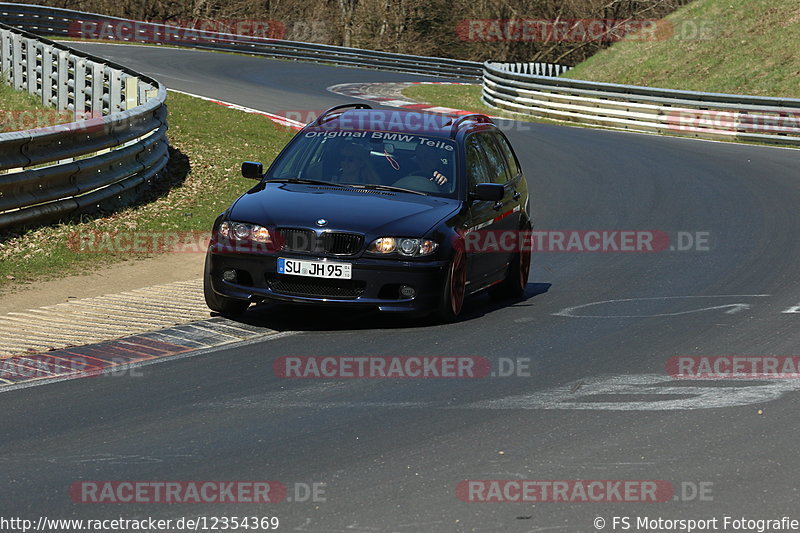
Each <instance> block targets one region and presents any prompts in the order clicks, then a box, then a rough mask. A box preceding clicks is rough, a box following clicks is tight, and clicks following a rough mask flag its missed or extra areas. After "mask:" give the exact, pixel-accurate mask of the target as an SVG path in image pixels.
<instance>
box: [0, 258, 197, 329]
mask: <svg viewBox="0 0 800 533" xmlns="http://www.w3.org/2000/svg"><path fill="white" fill-rule="evenodd" d="M204 259H205V254H164V255H160V256H156V257H152V258H148V259H140V260H134V261H126V262H123V263H118V264H114V265H111V266H108V267H105V268H103V269H102V270H97V271H94V272H90V273H87V274H86V275H79V276H69V277H66V278H60V279H55V280H51V281H38V282H35V283H30V284H27V283H26V284H20V285H18V286H15V287H13V288H12V289H11V290H12V292H4V293H3V294H2V295H1V296H0V314H4V313H11V312H19V311H24V310H26V309H33V308H35V307H42V306H45V305H54V304H58V303H62V302H68V301H70V300H72V299H77V298H89V297H92V296H102V295H104V294H113V293H118V292H122V291H128V290H133V289H139V288H142V287H150V286H152V285H160V284H164V283H171V282H173V281H185V280H190V279H197V278H200V277H202V276H203V262H204Z"/></svg>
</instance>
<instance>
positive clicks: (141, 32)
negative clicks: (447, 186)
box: [0, 3, 482, 80]
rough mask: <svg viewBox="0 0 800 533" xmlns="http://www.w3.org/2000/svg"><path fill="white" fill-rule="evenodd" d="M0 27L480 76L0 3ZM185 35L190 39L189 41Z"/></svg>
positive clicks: (437, 60)
mask: <svg viewBox="0 0 800 533" xmlns="http://www.w3.org/2000/svg"><path fill="white" fill-rule="evenodd" d="M0 22H2V23H5V24H8V25H10V26H14V27H16V28H20V29H24V30H27V31H30V32H32V33H36V34H39V35H47V36H58V37H80V33H81V29H80V28H81V24H83V23H88V24H89V25H90V24H91V23H105V24H107V25H108V27H110V28H122V27H124V28H125V32H124V33H126V34H129V35H130V36H129V37H128V38H125V39H122V40H123V41H129V42H149V43H157V44H169V45H178V46H184V47H190V48H198V49H205V50H216V51H222V52H240V53H246V54H253V55H260V56H267V57H274V58H282V59H293V60H302V61H315V62H320V63H331V64H334V65H341V66H350V67H362V68H364V67H366V68H373V69H379V70H391V71H396V72H410V73H415V74H428V75H431V76H443V77H449V78H455V79H464V80H479V79H480V78H481V74H482V65H481V63H479V62H475V61H461V60H458V59H446V58H441V57H429V56H413V55H406V54H393V53H390V52H380V51H376V50H364V49H360V48H346V47H342V46H331V45H324V44H316V43H304V42H297V41H286V40H281V39H269V38H260V37H249V36H242V35H231V34H219V33H215V32H207V31H202V30H199V29H197V30H193V31H192V32H191V33H190V34H189V35H178V34H177V32H175V31H174V28H175V27H174V26H167V25H163V24H153V23H148V22H139V21H131V20H126V19H121V18H116V17H109V16H106V15H100V14H96V13H82V12H77V11H70V10H66V9H59V8H53V7H45V6H36V5H27V4H10V3H0ZM128 30H130V31H128ZM112 33H113V32H112ZM118 33H123V32H118ZM191 34H193V35H194V36H195V37H193V38H191V37H190V35H191ZM111 36H116V35H111Z"/></svg>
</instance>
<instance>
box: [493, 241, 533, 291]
mask: <svg viewBox="0 0 800 533" xmlns="http://www.w3.org/2000/svg"><path fill="white" fill-rule="evenodd" d="M530 272H531V251H530V250H520V251H519V252H517V253H516V254H514V259H512V260H511V263H510V264H509V265H508V272H506V277H505V279H504V280H503V281H501V282H500V283H499V284H497V285H495V286H494V287H492V288H491V289H489V295H490V296H492V297H493V298H498V299H499V298H519V297H520V296H522V295H523V294H524V293H525V286H526V285H527V284H528V276H529V275H530Z"/></svg>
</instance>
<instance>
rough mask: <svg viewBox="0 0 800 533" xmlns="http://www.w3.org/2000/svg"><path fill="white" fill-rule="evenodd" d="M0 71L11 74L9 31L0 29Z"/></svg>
mask: <svg viewBox="0 0 800 533" xmlns="http://www.w3.org/2000/svg"><path fill="white" fill-rule="evenodd" d="M0 73H2V74H6V75H9V76H10V74H11V32H8V31H6V30H0Z"/></svg>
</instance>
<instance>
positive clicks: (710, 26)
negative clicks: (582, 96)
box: [564, 0, 800, 98]
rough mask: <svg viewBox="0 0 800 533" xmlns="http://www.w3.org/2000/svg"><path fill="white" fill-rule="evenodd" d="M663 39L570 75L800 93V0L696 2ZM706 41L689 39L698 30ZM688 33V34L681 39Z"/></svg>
mask: <svg viewBox="0 0 800 533" xmlns="http://www.w3.org/2000/svg"><path fill="white" fill-rule="evenodd" d="M666 19H667V21H668V22H669V23H670V25H671V27H672V28H674V30H675V32H674V33H673V34H672V35H670V34H669V32H667V33H665V34H664V35H663V37H664V38H663V39H661V40H654V41H646V42H636V41H622V42H618V43H615V44H614V45H612V46H611V47H609V48H607V49H605V50H602V51H600V52H598V53H597V54H595V55H594V56H592V57H590V58H589V59H587V60H586V61H584V62H583V63H581V64H579V65H578V66H577V67H576V68H575V69H573V70H571V71H569V72H567V73H566V74H565V75H564V76H565V77H569V78H574V79H581V80H589V81H604V82H611V83H622V84H627V85H645V86H649V87H664V88H669V89H684V90H694V91H705V92H722V93H730V94H752V95H762V96H783V97H793V98H797V97H800V83H798V80H799V79H800V54H798V50H800V2H798V1H797V0H791V1H783V2H775V1H774V0H695V1H694V2H692V3H690V4H688V5H686V6H684V7H682V8H681V9H679V10H677V11H675V12H674V13H672V14H671V15H669V16H667V17H666ZM696 29H699V30H700V38H690V37H692V36H693V34H694V33H695V30H696ZM681 36H685V38H680V37H681Z"/></svg>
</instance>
